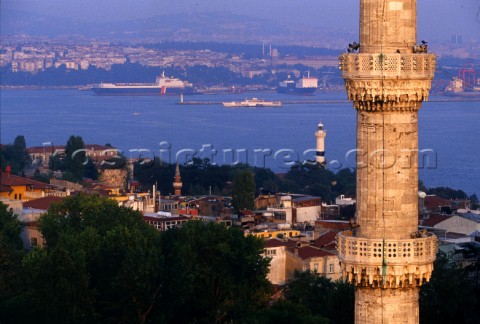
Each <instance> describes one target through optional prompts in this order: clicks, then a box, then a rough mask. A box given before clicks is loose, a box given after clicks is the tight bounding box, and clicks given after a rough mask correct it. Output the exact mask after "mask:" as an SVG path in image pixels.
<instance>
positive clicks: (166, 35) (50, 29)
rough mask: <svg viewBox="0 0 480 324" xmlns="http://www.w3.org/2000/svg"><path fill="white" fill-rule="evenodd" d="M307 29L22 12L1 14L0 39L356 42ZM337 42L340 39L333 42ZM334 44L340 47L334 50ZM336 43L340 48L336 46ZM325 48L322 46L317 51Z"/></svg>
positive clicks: (228, 16)
mask: <svg viewBox="0 0 480 324" xmlns="http://www.w3.org/2000/svg"><path fill="white" fill-rule="evenodd" d="M308 26H309V25H308V24H305V25H304V26H299V25H296V24H291V25H290V24H289V23H288V22H285V23H283V24H281V23H278V22H274V21H273V20H266V19H258V18H252V17H247V16H241V15H236V14H232V13H230V12H209V13H194V14H192V13H190V14H175V15H168V16H155V17H152V18H147V19H136V20H128V21H122V22H108V23H107V22H85V21H81V20H75V19H66V18H58V17H52V16H45V15H37V14H33V13H27V12H22V11H9V10H4V11H3V12H2V17H1V22H0V27H1V34H2V36H8V35H19V34H26V35H30V36H38V37H40V36H46V37H60V36H66V35H78V36H82V37H85V38H89V39H91V38H96V39H105V40H110V41H121V40H144V41H159V40H167V41H217V42H224V41H227V42H241V43H257V44H258V43H261V42H262V41H266V42H272V43H276V44H304V45H305V44H310V45H313V46H320V45H322V44H327V47H333V48H339V47H343V44H344V43H345V42H344V41H343V40H341V39H343V38H345V39H348V40H351V39H355V38H354V36H352V35H351V34H350V33H348V32H342V31H335V38H334V37H333V36H332V34H333V33H332V31H329V30H318V27H317V28H312V27H308ZM338 38H340V40H339V39H338ZM336 44H339V46H335V45H336ZM340 44H341V45H340ZM322 47H324V46H322Z"/></svg>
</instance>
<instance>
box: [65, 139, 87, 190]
mask: <svg viewBox="0 0 480 324" xmlns="http://www.w3.org/2000/svg"><path fill="white" fill-rule="evenodd" d="M65 155H66V162H67V170H68V171H70V172H71V173H72V175H73V180H74V181H76V182H81V181H82V179H83V171H84V169H85V166H86V165H87V163H88V160H87V157H86V153H85V144H84V143H83V139H82V137H80V136H74V135H72V136H70V138H69V139H68V142H67V146H66V147H65Z"/></svg>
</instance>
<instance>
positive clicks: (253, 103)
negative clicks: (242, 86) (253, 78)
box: [222, 98, 282, 108]
mask: <svg viewBox="0 0 480 324" xmlns="http://www.w3.org/2000/svg"><path fill="white" fill-rule="evenodd" d="M222 105H223V106H224V107H230V108H233V107H250V108H255V107H281V106H282V102H281V101H267V100H263V99H258V98H252V99H245V100H243V101H230V102H222Z"/></svg>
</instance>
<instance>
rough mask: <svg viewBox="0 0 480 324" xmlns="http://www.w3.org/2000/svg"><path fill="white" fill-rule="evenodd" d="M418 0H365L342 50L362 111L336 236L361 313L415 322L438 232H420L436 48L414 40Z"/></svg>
mask: <svg viewBox="0 0 480 324" xmlns="http://www.w3.org/2000/svg"><path fill="white" fill-rule="evenodd" d="M416 6H417V4H416V0H402V1H399V0H384V1H376V0H360V44H359V46H358V44H353V45H350V46H349V49H348V53H345V54H342V55H341V56H340V69H341V70H342V77H343V79H344V80H345V87H346V89H347V93H348V98H349V99H350V100H352V101H353V107H354V108H355V109H356V111H357V210H356V217H357V218H356V223H355V224H352V231H345V232H341V233H340V234H338V236H337V248H338V254H339V258H340V261H341V266H342V271H343V276H344V278H345V279H347V280H348V281H350V282H352V283H353V284H354V285H355V287H356V288H355V323H418V321H419V308H418V291H419V287H420V285H422V284H423V283H424V282H426V281H428V280H429V279H430V276H431V273H432V270H433V261H434V259H435V253H436V237H435V236H433V235H431V234H429V233H423V232H418V201H417V200H418V197H417V196H418V110H419V109H420V107H421V104H422V102H423V101H424V100H427V99H428V92H429V90H430V84H431V80H432V78H433V74H434V71H435V56H434V55H433V54H428V53H427V46H426V42H424V41H422V43H421V44H420V45H417V40H416V32H417V21H416V20H417V11H416Z"/></svg>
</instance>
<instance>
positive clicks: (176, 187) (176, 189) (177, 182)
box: [173, 163, 182, 196]
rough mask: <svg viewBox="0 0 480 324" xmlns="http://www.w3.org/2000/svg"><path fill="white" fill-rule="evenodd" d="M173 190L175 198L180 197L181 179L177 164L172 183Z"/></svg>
mask: <svg viewBox="0 0 480 324" xmlns="http://www.w3.org/2000/svg"><path fill="white" fill-rule="evenodd" d="M173 190H174V194H175V196H181V195H182V178H181V177H180V167H179V165H178V163H177V167H176V168H175V180H174V181H173Z"/></svg>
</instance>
